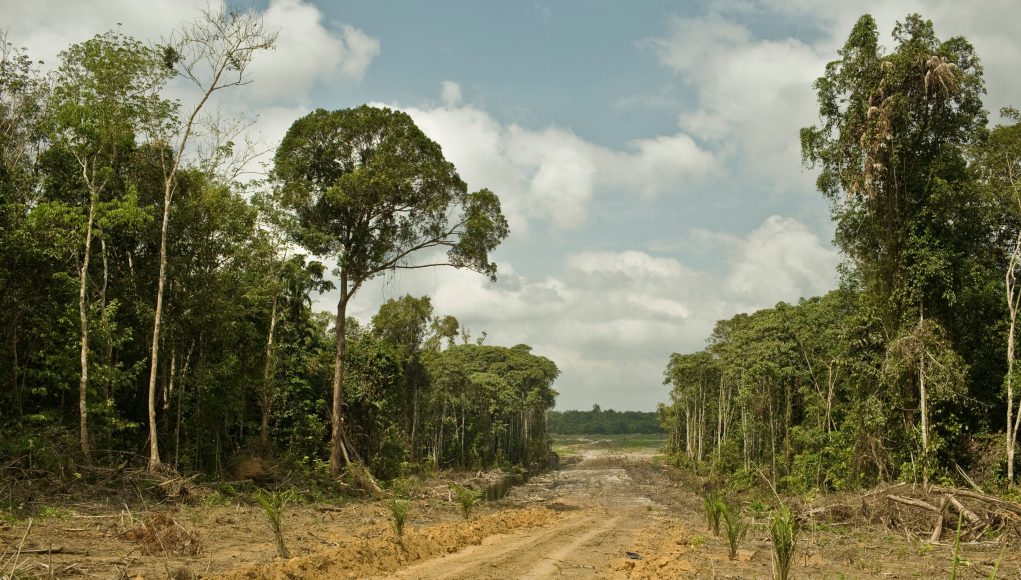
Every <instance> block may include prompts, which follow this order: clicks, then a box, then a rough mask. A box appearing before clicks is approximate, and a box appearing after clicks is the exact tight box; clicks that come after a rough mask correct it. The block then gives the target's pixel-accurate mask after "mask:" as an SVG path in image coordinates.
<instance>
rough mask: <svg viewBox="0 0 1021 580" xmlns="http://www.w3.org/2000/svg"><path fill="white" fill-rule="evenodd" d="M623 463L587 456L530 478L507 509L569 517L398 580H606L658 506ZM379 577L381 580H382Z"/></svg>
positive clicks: (422, 566) (421, 566) (416, 568)
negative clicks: (548, 510)
mask: <svg viewBox="0 0 1021 580" xmlns="http://www.w3.org/2000/svg"><path fill="white" fill-rule="evenodd" d="M641 492H642V490H641V488H640V487H639V486H637V485H636V482H635V481H633V480H632V478H631V477H630V476H629V475H628V471H627V470H626V469H625V468H624V466H623V465H622V463H621V460H619V459H615V458H612V457H606V456H604V455H598V456H596V455H592V456H587V457H586V458H585V459H584V460H583V461H582V462H581V463H578V464H575V465H570V466H567V467H565V468H564V469H562V470H559V471H555V472H551V473H548V474H544V475H542V476H539V477H536V478H533V479H532V480H531V481H530V482H528V483H527V484H525V485H522V486H519V487H517V488H515V489H513V490H512V491H511V493H510V494H508V496H507V498H505V499H504V500H503V502H502V503H504V504H506V506H507V507H519V506H526V505H544V506H547V507H552V508H553V509H556V510H558V511H561V512H563V514H564V517H563V518H561V519H560V520H558V521H557V522H555V523H553V524H551V525H548V526H544V527H541V528H532V529H525V530H519V531H517V532H515V533H512V534H498V535H495V536H490V537H488V538H486V539H485V540H483V542H482V543H481V544H480V545H478V546H469V547H467V548H465V549H463V550H461V551H459V552H457V553H454V554H448V555H444V556H442V557H439V558H433V559H430V560H426V561H423V562H420V563H418V564H415V565H412V566H410V567H407V568H404V569H402V570H400V571H398V572H397V573H395V574H393V575H391V576H389V577H395V578H435V579H461V578H608V577H615V576H622V573H621V571H620V570H617V568H619V567H620V561H621V559H622V558H623V557H624V555H625V552H626V551H627V550H629V549H630V548H631V543H632V542H633V541H634V539H635V537H636V535H637V532H638V531H639V530H640V529H643V528H645V527H647V526H648V525H649V524H650V522H651V513H650V509H651V507H652V505H653V502H652V501H651V500H650V499H649V498H648V497H645V496H644V495H643V494H642V493H641ZM381 577H382V576H381Z"/></svg>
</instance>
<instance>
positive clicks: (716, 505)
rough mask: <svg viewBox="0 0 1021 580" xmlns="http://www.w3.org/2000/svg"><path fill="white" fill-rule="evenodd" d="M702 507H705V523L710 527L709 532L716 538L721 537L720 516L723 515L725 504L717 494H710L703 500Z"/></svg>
mask: <svg viewBox="0 0 1021 580" xmlns="http://www.w3.org/2000/svg"><path fill="white" fill-rule="evenodd" d="M702 505H703V506H704V507H705V521H706V523H707V524H708V525H709V531H711V532H712V533H713V535H715V536H716V537H719V535H720V515H721V514H722V513H723V509H724V507H725V506H724V504H723V500H721V499H720V494H719V493H717V492H709V493H707V494H706V495H705V497H703V498H702Z"/></svg>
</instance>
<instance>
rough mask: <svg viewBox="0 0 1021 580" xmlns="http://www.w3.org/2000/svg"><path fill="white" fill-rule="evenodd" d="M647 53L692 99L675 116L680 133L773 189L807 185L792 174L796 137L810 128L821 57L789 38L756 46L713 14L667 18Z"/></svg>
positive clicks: (824, 56)
mask: <svg viewBox="0 0 1021 580" xmlns="http://www.w3.org/2000/svg"><path fill="white" fill-rule="evenodd" d="M650 46H652V47H653V49H654V51H655V53H656V54H657V56H658V57H659V59H660V61H661V62H662V63H663V64H664V65H665V66H667V67H668V68H670V69H671V70H673V71H675V72H676V73H677V74H678V75H679V77H680V78H681V80H682V81H683V82H685V83H686V84H688V85H689V86H691V87H693V88H694V90H695V93H696V95H697V105H696V106H694V107H692V108H690V109H687V110H684V111H682V112H681V113H680V114H679V117H678V123H679V126H680V127H681V129H682V130H683V131H685V132H687V133H689V134H691V135H694V136H696V137H698V138H700V139H704V140H706V141H708V142H711V143H713V144H714V147H715V148H716V149H717V150H718V151H719V152H720V154H721V155H723V156H726V157H727V158H728V159H729V160H730V161H731V162H733V163H735V164H737V163H740V164H741V165H742V166H744V167H746V168H748V169H751V170H752V171H754V172H755V173H756V174H758V176H760V177H762V176H764V177H766V178H767V179H768V180H769V181H770V182H774V183H776V184H777V185H778V186H779V187H783V188H790V187H791V185H792V184H791V183H789V180H790V179H794V180H796V181H800V184H799V185H801V186H805V185H807V184H808V183H809V181H808V178H807V177H802V176H801V175H800V174H801V172H800V171H799V168H800V165H801V164H800V155H801V152H800V146H799V143H798V139H797V131H798V129H799V128H800V127H803V126H807V125H810V124H812V123H813V122H814V121H815V112H816V110H817V107H816V106H815V101H814V93H813V92H812V88H811V85H812V82H813V81H814V80H815V78H816V77H818V76H819V74H820V73H821V72H822V70H823V67H824V66H825V64H826V61H827V59H828V58H829V56H828V53H824V52H822V51H821V50H820V49H818V48H817V47H815V46H811V45H808V44H806V43H804V42H802V41H800V40H797V39H793V38H785V39H780V40H771V39H757V38H755V37H754V36H753V35H752V34H751V32H750V31H749V30H748V29H747V28H746V27H745V26H743V25H741V24H738V23H736V22H734V21H731V20H728V19H726V18H724V17H723V16H721V15H720V14H718V13H712V14H709V15H707V16H701V17H686V18H681V17H671V18H670V19H669V21H668V32H667V34H666V35H665V36H663V37H660V38H656V39H653V40H652V41H650Z"/></svg>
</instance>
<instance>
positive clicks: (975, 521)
mask: <svg viewBox="0 0 1021 580" xmlns="http://www.w3.org/2000/svg"><path fill="white" fill-rule="evenodd" d="M947 497H949V498H950V505H952V506H953V507H954V509H955V510H957V513H959V514H961V515H962V516H964V519H966V520H968V523H969V524H971V525H973V526H979V525H981V524H982V518H980V517H978V515H976V514H975V512H973V511H971V510H970V509H968V508H966V507H965V506H964V504H962V503H961V502H960V501H958V499H957V498H956V497H954V496H952V495H951V496H947Z"/></svg>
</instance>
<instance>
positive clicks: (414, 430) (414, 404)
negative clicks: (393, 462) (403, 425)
mask: <svg viewBox="0 0 1021 580" xmlns="http://www.w3.org/2000/svg"><path fill="white" fill-rule="evenodd" d="M411 460H412V461H418V377H416V378H415V382H414V385H413V390H412V392H411Z"/></svg>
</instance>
